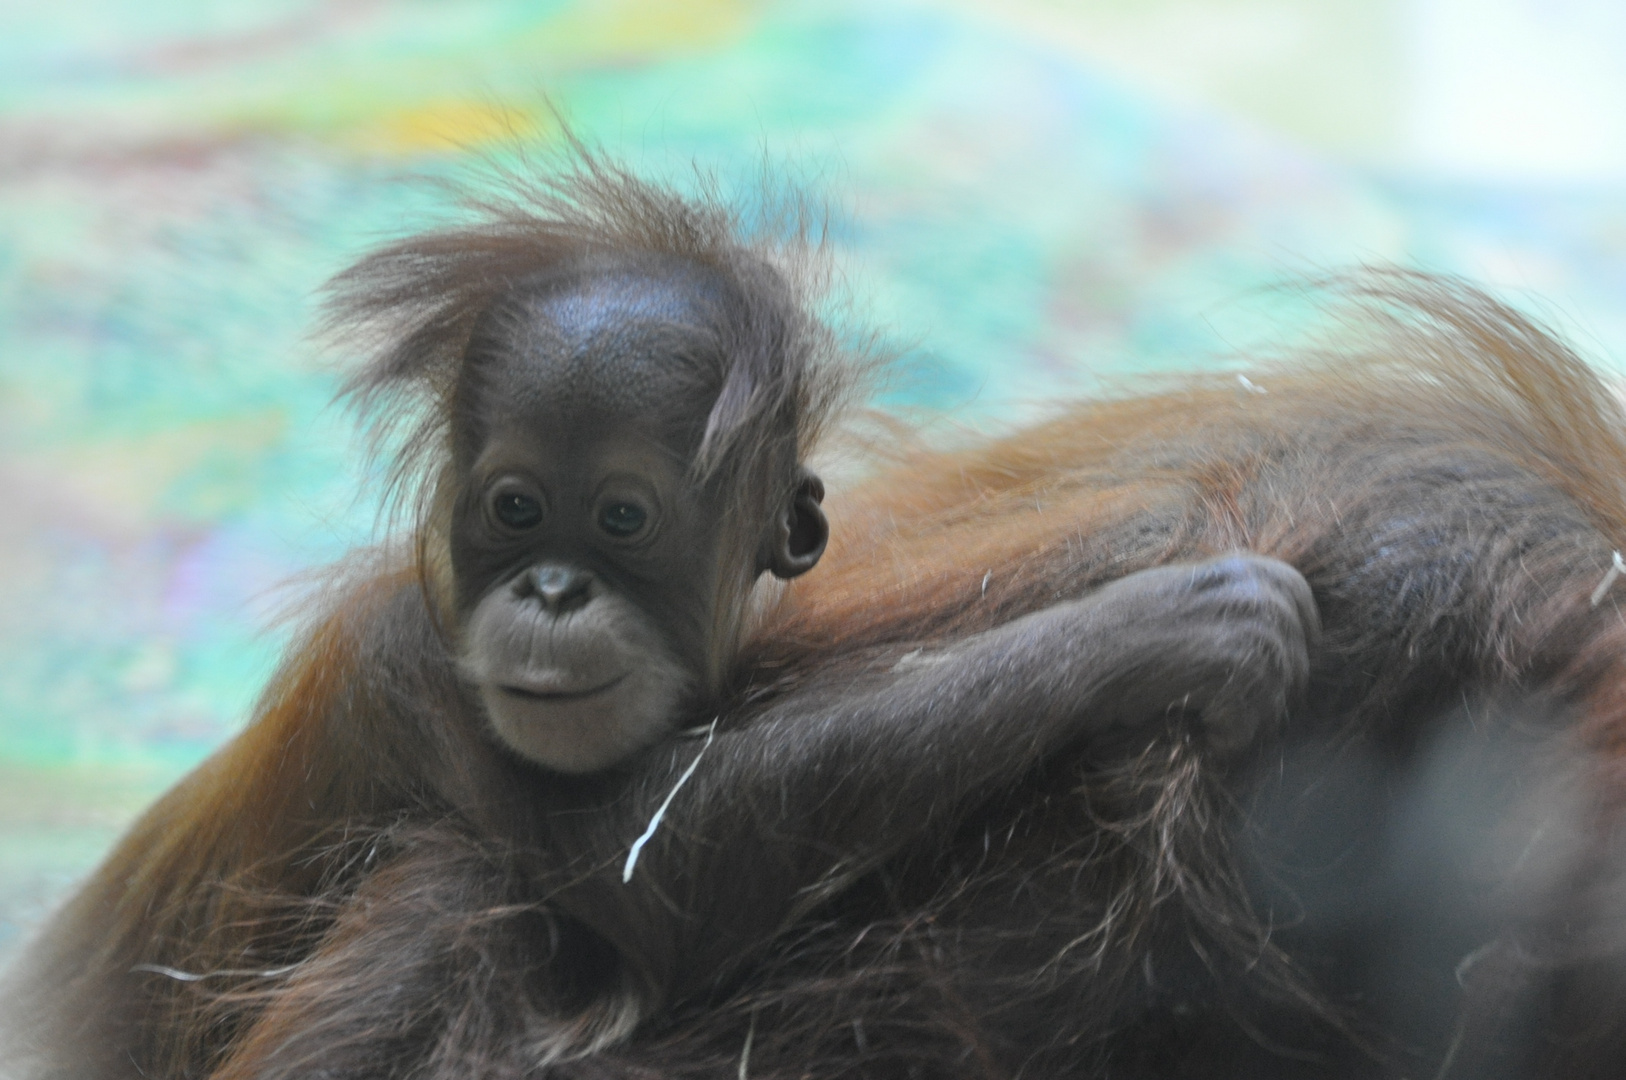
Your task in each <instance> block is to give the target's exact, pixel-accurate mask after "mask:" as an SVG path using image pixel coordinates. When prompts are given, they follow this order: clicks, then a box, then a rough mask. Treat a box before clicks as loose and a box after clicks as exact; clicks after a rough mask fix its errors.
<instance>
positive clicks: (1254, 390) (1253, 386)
mask: <svg viewBox="0 0 1626 1080" xmlns="http://www.w3.org/2000/svg"><path fill="white" fill-rule="evenodd" d="M1236 381H1237V382H1239V383H1241V384H1242V389H1244V390H1246V391H1247V392H1248V393H1250V394H1268V393H1270V391H1269V390H1266V389H1265V388H1264V387H1263V386H1260V385H1259V384H1258V383H1256V382H1254V381H1253V380H1252V379H1250V378H1248V377H1247V376H1246V375H1238V376H1237V377H1236Z"/></svg>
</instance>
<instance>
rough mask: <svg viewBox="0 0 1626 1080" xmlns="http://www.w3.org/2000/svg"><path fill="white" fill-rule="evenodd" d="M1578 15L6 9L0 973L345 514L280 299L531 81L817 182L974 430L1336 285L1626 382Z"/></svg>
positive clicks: (1599, 39) (619, 136)
mask: <svg viewBox="0 0 1626 1080" xmlns="http://www.w3.org/2000/svg"><path fill="white" fill-rule="evenodd" d="M1618 6H1619V5H1618V4H1614V3H1612V2H1609V0H1574V2H1571V3H1567V4H1564V5H1552V4H1546V5H1542V4H1536V3H1534V2H1529V0H1325V2H1320V3H1314V4H1312V3H1305V2H1293V0H1076V2H1072V3H1066V2H1063V0H820V2H806V3H792V2H776V0H574V2H572V0H467V2H444V0H442V2H431V0H420V2H411V0H333V2H328V3H318V2H313V0H145V2H142V3H135V2H133V0H66V2H63V3H57V4H44V3H37V2H35V3H25V2H22V0H12V2H11V3H0V954H3V952H4V951H5V950H6V949H7V948H10V947H12V945H14V943H15V941H16V940H17V939H18V937H19V935H20V934H21V933H22V932H23V930H24V928H26V926H27V925H28V924H30V923H31V922H32V921H34V920H36V919H37V918H38V917H39V915H40V913H41V912H42V911H43V910H44V909H45V908H46V907H47V906H48V905H49V904H50V903H51V902H52V901H53V899H54V898H56V897H58V896H60V894H61V892H62V890H63V889H64V888H65V887H66V886H67V885H68V884H69V883H70V882H71V881H72V880H73V878H74V877H75V876H76V875H79V874H81V873H83V872H84V871H85V870H86V869H87V868H88V867H89V865H91V863H92V862H93V861H94V860H95V858H96V857H97V855H98V854H99V853H100V852H101V851H102V850H104V849H105V847H106V845H107V844H108V843H110V842H111V840H112V838H113V837H114V836H115V835H116V833H117V831H118V829H119V828H120V827H122V826H123V825H124V824H125V823H127V822H128V821H129V819H130V817H131V815H132V814H134V813H135V812H137V811H138V810H139V808H140V806H141V805H142V804H143V803H144V802H145V801H147V800H149V799H150V798H152V797H153V796H154V795H155V794H156V793H157V792H158V791H160V790H161V789H162V788H163V787H164V786H165V785H167V784H168V783H170V782H172V781H173V780H174V779H175V778H176V777H177V776H179V775H180V774H181V773H182V772H183V771H184V770H185V769H187V768H188V767H190V766H191V765H193V764H195V763H196V762H197V761H198V760H200V759H201V758H202V757H203V756H204V755H205V754H207V753H208V752H209V750H210V749H211V748H212V747H214V746H216V745H218V744H219V743H220V742H221V741H222V740H223V739H225V738H226V737H227V736H229V735H230V734H231V732H232V731H234V730H235V729H236V728H237V727H238V726H239V725H241V724H242V723H243V721H244V719H245V717H246V716H247V714H248V712H249V710H250V708H251V705H252V702H253V700H254V698H255V695H256V693H257V691H258V689H259V687H260V685H261V684H262V682H263V681H264V680H265V678H266V676H267V674H268V673H269V671H270V669H271V666H272V664H273V661H274V658H275V656H276V654H277V651H278V648H279V646H280V644H281V643H282V641H283V640H284V632H283V631H281V630H279V629H278V628H277V627H276V625H275V624H274V622H273V616H274V614H275V613H276V611H277V610H278V608H279V606H281V605H284V604H286V603H287V602H288V600H289V598H290V597H297V595H298V585H297V579H298V578H299V575H300V574H301V573H302V572H304V571H307V570H308V569H310V568H312V567H315V566H319V565H321V564H323V563H325V562H327V561H329V560H332V559H333V558H335V557H337V556H338V555H339V554H340V553H342V552H343V551H345V550H346V549H347V548H349V547H351V546H353V545H355V544H357V543H361V542H364V541H365V540H367V539H368V538H369V537H370V536H372V535H373V528H374V511H375V504H374V502H373V499H374V496H375V495H376V491H375V490H374V489H372V488H370V487H369V486H368V480H369V478H368V477H367V476H366V475H365V471H364V469H363V466H362V464H361V456H360V448H359V446H358V445H357V444H356V442H355V441H354V440H353V438H352V437H351V434H350V429H349V426H348V420H347V418H346V417H345V416H344V415H343V413H342V412H341V411H339V410H336V409H335V408H333V407H332V406H331V404H330V401H331V397H332V394H333V391H334V388H335V386H336V384H337V379H338V375H337V372H338V371H339V370H340V369H341V366H342V362H343V358H342V357H335V356H333V355H330V354H327V353H324V352H323V351H322V350H320V349H319V348H318V347H317V346H316V345H315V344H314V343H313V342H312V340H311V338H310V337H309V334H308V332H309V329H310V327H311V324H312V315H313V310H314V302H313V298H314V295H315V292H316V290H317V288H318V287H319V285H320V284H321V282H322V281H323V279H324V278H325V277H327V276H328V275H329V274H331V273H333V272H335V271H336V270H338V269H340V268H341V267H343V266H344V265H345V264H346V262H347V261H348V260H350V259H352V258H354V257H355V256H356V255H357V254H358V253H360V252H361V251H363V250H364V249H365V248H366V247H367V246H368V245H369V244H371V243H374V242H377V241H379V240H381V239H385V238H388V237H392V236H395V235H398V234H399V233H401V232H402V231H403V230H407V229H411V228H414V227H417V226H421V225H423V224H425V223H428V222H431V221H433V220H434V219H435V215H436V212H437V209H438V208H440V207H441V205H442V203H443V197H442V196H441V195H440V194H438V193H437V191H436V190H435V189H434V188H433V186H432V185H430V184H426V183H425V182H424V181H423V178H424V177H434V176H444V175H447V174H449V173H453V172H455V171H456V170H457V168H458V166H459V163H460V162H461V161H464V160H466V158H467V155H468V153H469V152H471V151H485V152H501V148H503V147H505V146H509V145H511V144H512V143H514V142H515V141H516V140H519V141H527V140H528V141H529V142H530V143H531V145H535V146H546V145H547V144H549V143H550V141H556V139H557V134H558V126H557V120H556V117H555V115H554V113H553V112H551V111H550V109H549V107H548V105H547V104H546V103H547V102H551V103H552V105H553V106H554V107H556V108H557V109H558V111H559V112H560V113H562V114H564V115H566V116H568V117H569V118H570V120H571V122H572V124H573V125H574V127H575V129H576V130H577V132H578V133H580V134H581V135H583V136H585V137H586V138H587V139H588V140H590V141H592V142H595V143H597V144H599V145H602V146H603V147H605V148H607V149H609V150H611V151H612V152H614V153H616V154H618V155H620V156H622V157H624V158H625V159H627V160H629V161H630V162H632V163H633V164H634V165H635V166H636V167H637V168H639V169H641V170H644V171H647V172H650V173H652V174H655V175H659V176H666V177H669V178H671V179H672V180H673V181H674V182H677V183H680V184H687V183H693V182H694V176H695V174H694V171H693V168H694V165H695V164H698V165H699V167H700V168H702V169H704V170H709V171H712V172H714V173H716V174H717V175H718V176H719V177H720V178H721V180H722V182H723V184H724V186H725V187H728V186H730V185H739V186H741V187H749V186H750V185H751V184H753V183H754V182H755V180H756V178H757V176H758V174H759V173H760V172H761V170H762V169H763V167H764V163H767V164H768V166H769V167H770V168H772V169H774V170H777V171H779V172H780V173H782V174H784V175H789V176H792V177H795V178H797V179H798V180H799V181H800V182H802V183H804V184H807V185H809V186H811V187H813V188H814V189H815V190H818V191H821V192H823V193H824V196H825V197H826V198H828V200H829V201H830V204H831V206H832V208H833V217H832V221H833V233H832V235H833V242H834V246H835V248H836V251H837V254H838V257H839V259H840V262H841V265H842V266H843V268H844V270H843V280H842V284H843V286H844V288H845V291H846V292H847V293H848V294H849V295H850V296H851V298H852V299H853V301H854V303H855V304H856V306H857V307H858V308H859V309H860V310H861V311H863V312H864V313H865V314H866V317H867V318H869V319H871V320H873V321H874V322H875V323H877V324H878V325H880V326H882V327H884V328H885V329H886V331H887V333H888V334H889V336H890V337H891V339H892V340H893V341H896V342H899V343H901V344H902V345H904V346H906V352H907V356H906V365H907V369H908V375H907V377H905V378H903V379H901V380H900V381H899V384H898V389H897V390H895V391H894V393H893V397H892V401H893V403H894V404H897V405H901V406H908V407H912V408H916V409H920V408H927V409H934V410H940V411H945V412H949V413H952V414H953V415H954V416H955V417H956V418H958V419H959V420H961V421H964V422H966V423H975V424H995V423H1000V422H1009V421H1010V420H1011V419H1012V418H1015V417H1019V416H1021V415H1024V414H1026V413H1028V412H1031V411H1033V410H1035V409H1040V408H1043V406H1044V404H1045V403H1046V402H1048V401H1052V400H1054V399H1055V398H1057V397H1058V396H1062V395H1068V394H1076V393H1083V392H1090V391H1093V390H1096V389H1098V388H1099V387H1100V386H1101V385H1103V383H1105V384H1113V383H1115V382H1118V381H1121V380H1122V379H1123V378H1125V377H1127V376H1129V375H1132V374H1134V373H1137V372H1145V371H1157V370H1163V369H1167V368H1170V367H1175V366H1184V365H1190V364H1216V363H1235V362H1239V361H1236V360H1234V359H1228V358H1227V356H1228V353H1229V351H1230V350H1232V349H1233V348H1236V347H1239V346H1241V347H1246V346H1247V345H1249V344H1250V343H1253V342H1257V341H1261V340H1269V339H1270V338H1271V336H1272V335H1273V333H1274V331H1271V330H1269V329H1267V327H1269V326H1271V325H1273V324H1272V323H1271V321H1270V320H1271V319H1273V318H1276V317H1279V316H1282V315H1283V308H1284V307H1288V308H1290V307H1291V304H1288V303H1286V302H1285V301H1284V300H1283V295H1284V294H1279V293H1269V292H1266V291H1263V290H1264V287H1265V286H1267V285H1269V284H1271V283H1274V282H1278V281H1280V280H1282V279H1284V278H1290V277H1292V276H1293V275H1296V274H1303V273H1306V272H1310V273H1315V272H1320V271H1324V270H1328V269H1335V268H1339V267H1346V266H1349V265H1351V264H1356V263H1371V262H1391V261H1398V262H1403V263H1408V264H1413V265H1420V266H1424V267H1428V268H1433V269H1443V270H1449V271H1455V272H1461V273H1466V274H1469V275H1471V276H1474V277H1476V278H1480V279H1484V280H1489V281H1491V282H1493V283H1495V284H1496V285H1498V286H1499V287H1501V288H1504V289H1508V290H1512V291H1513V294H1514V295H1515V296H1516V297H1521V298H1524V300H1523V302H1526V303H1529V304H1530V305H1531V306H1532V307H1533V308H1534V309H1535V310H1537V311H1538V312H1542V313H1544V314H1545V315H1546V316H1547V317H1549V318H1551V319H1552V320H1554V321H1556V322H1558V323H1559V324H1561V325H1562V326H1563V327H1564V328H1565V329H1566V330H1568V331H1570V332H1571V333H1573V334H1575V335H1576V336H1577V338H1578V339H1579V340H1580V341H1581V342H1582V344H1583V346H1584V347H1585V348H1587V349H1588V350H1589V351H1590V352H1591V353H1592V354H1593V355H1595V356H1596V357H1598V358H1599V360H1600V361H1601V362H1603V363H1605V364H1614V363H1616V361H1618V360H1619V359H1620V358H1623V357H1626V201H1623V200H1622V198H1621V196H1622V194H1623V193H1626V191H1623V189H1626V184H1623V183H1622V179H1621V177H1622V174H1623V172H1626V74H1623V70H1626V69H1622V66H1621V65H1620V64H1619V63H1618V57H1620V56H1622V55H1626V15H1623V14H1620V13H1617V12H1616V11H1615V10H1614V9H1615V8H1616V7H1618ZM414 177H417V179H413V178H414ZM1535 297H1543V298H1545V299H1541V300H1537V299H1535ZM1288 314H1291V312H1288ZM290 581H293V582H294V584H293V585H290V584H289V582H290Z"/></svg>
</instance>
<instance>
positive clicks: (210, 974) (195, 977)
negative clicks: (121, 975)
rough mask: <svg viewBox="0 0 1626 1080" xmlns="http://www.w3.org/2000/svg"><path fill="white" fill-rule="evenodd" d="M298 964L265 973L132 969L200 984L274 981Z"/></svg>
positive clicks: (155, 967) (157, 966)
mask: <svg viewBox="0 0 1626 1080" xmlns="http://www.w3.org/2000/svg"><path fill="white" fill-rule="evenodd" d="M298 966H299V965H298V964H289V965H288V966H287V967H279V968H269V969H267V970H265V971H253V970H250V969H246V968H222V969H220V970H219V971H182V970H181V969H180V968H172V967H165V966H164V965H163V964H137V965H136V966H135V967H133V968H131V969H130V974H132V975H134V974H135V973H136V972H138V971H146V972H150V973H152V974H154V975H163V976H165V977H166V978H170V979H174V980H175V981H176V982H198V981H199V980H201V979H216V978H222V977H225V976H230V975H237V976H243V975H249V976H253V977H254V978H256V979H274V978H276V977H277V976H279V975H286V974H288V973H289V972H290V971H292V970H294V968H296V967H298Z"/></svg>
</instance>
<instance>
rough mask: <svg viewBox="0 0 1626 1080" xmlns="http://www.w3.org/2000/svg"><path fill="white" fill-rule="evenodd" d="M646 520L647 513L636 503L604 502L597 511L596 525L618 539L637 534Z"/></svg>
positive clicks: (647, 517) (647, 518)
mask: <svg viewBox="0 0 1626 1080" xmlns="http://www.w3.org/2000/svg"><path fill="white" fill-rule="evenodd" d="M648 520H649V514H648V513H647V512H645V510H644V508H643V507H641V506H639V505H637V504H636V503H627V502H613V503H606V504H605V505H604V508H603V509H602V510H600V511H599V512H598V527H599V528H601V529H603V530H604V531H605V532H607V533H609V534H610V535H611V536H613V537H615V538H616V539H618V540H625V539H626V538H627V537H629V536H637V535H638V533H639V532H641V531H642V530H643V527H644V523H645V522H647V521H648Z"/></svg>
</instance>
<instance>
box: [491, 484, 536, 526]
mask: <svg viewBox="0 0 1626 1080" xmlns="http://www.w3.org/2000/svg"><path fill="white" fill-rule="evenodd" d="M491 512H492V514H493V515H494V516H495V517H496V519H497V520H498V521H500V522H502V523H503V524H504V525H506V526H508V528H510V529H530V528H534V527H536V526H537V525H540V524H541V523H542V503H541V500H539V499H537V498H535V497H534V496H531V495H527V494H525V493H524V492H522V491H504V492H500V493H499V494H498V495H497V497H496V498H495V499H493V500H491Z"/></svg>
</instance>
